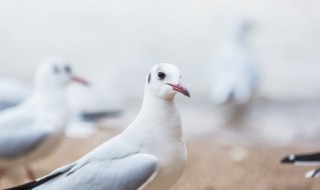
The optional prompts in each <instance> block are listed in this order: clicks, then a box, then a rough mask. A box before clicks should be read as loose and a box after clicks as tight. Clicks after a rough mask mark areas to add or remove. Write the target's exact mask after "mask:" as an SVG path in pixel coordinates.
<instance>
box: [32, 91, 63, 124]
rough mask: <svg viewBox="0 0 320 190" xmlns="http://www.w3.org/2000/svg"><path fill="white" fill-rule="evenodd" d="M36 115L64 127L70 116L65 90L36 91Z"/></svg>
mask: <svg viewBox="0 0 320 190" xmlns="http://www.w3.org/2000/svg"><path fill="white" fill-rule="evenodd" d="M34 101H36V113H37V115H38V117H39V118H42V119H44V120H50V121H51V122H55V123H56V124H57V125H58V126H62V125H64V123H65V121H66V118H67V116H68V107H67V104H66V97H65V93H64V90H63V89H49V88H47V89H36V91H35V94H34Z"/></svg>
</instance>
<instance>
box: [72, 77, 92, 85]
mask: <svg viewBox="0 0 320 190" xmlns="http://www.w3.org/2000/svg"><path fill="white" fill-rule="evenodd" d="M71 80H72V81H74V82H77V83H80V84H82V85H85V86H88V85H89V83H88V81H86V80H85V79H83V78H81V77H78V76H74V75H73V76H71Z"/></svg>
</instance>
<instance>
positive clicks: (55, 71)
mask: <svg viewBox="0 0 320 190" xmlns="http://www.w3.org/2000/svg"><path fill="white" fill-rule="evenodd" d="M53 72H54V73H55V74H58V73H59V72H60V70H59V67H58V66H56V65H55V66H54V67H53Z"/></svg>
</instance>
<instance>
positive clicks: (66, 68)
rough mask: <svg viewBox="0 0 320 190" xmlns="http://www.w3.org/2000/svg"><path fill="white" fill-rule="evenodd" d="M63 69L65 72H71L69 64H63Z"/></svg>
mask: <svg viewBox="0 0 320 190" xmlns="http://www.w3.org/2000/svg"><path fill="white" fill-rule="evenodd" d="M64 70H65V71H66V72H67V73H71V67H70V66H69V65H67V66H65V68H64Z"/></svg>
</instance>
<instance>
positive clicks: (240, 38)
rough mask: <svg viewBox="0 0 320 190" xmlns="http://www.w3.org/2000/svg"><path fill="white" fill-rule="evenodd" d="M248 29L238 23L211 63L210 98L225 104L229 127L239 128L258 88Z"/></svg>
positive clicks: (245, 23) (249, 27) (244, 23)
mask: <svg viewBox="0 0 320 190" xmlns="http://www.w3.org/2000/svg"><path fill="white" fill-rule="evenodd" d="M250 29H251V23H250V22H249V21H247V20H245V19H241V20H240V21H239V20H237V22H236V23H234V24H233V25H232V28H231V30H230V33H231V34H229V36H228V39H226V41H225V42H224V44H223V45H222V47H221V48H220V49H219V50H218V51H217V52H216V53H215V56H214V60H213V62H212V64H211V69H210V75H211V76H212V88H211V92H210V99H211V101H212V102H213V103H214V104H217V105H224V109H225V110H224V111H223V112H226V114H225V113H224V114H225V115H224V116H223V118H226V121H227V126H229V127H230V126H231V127H234V126H237V127H239V126H241V125H242V124H241V122H243V121H244V120H243V119H244V118H245V117H244V115H245V113H246V111H247V109H248V107H249V104H250V100H251V99H252V97H253V94H254V92H255V90H256V88H257V86H258V71H257V68H256V61H255V58H254V55H253V52H252V51H251V49H250V46H249V44H248V39H247V37H248V33H249V31H250Z"/></svg>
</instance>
